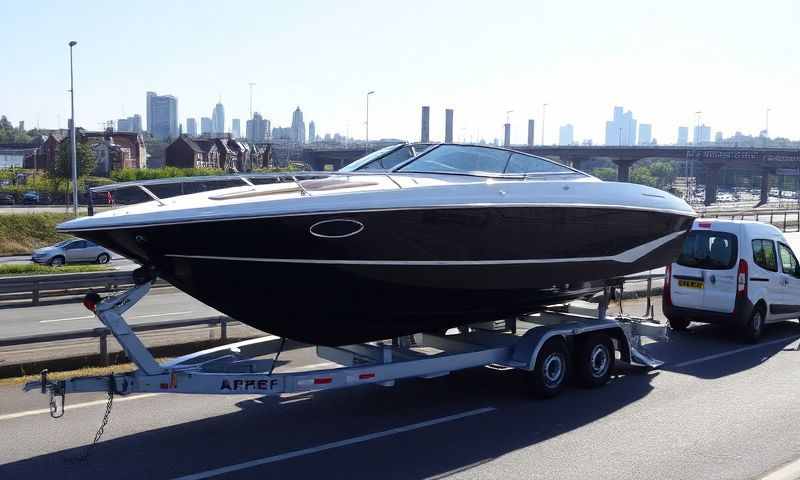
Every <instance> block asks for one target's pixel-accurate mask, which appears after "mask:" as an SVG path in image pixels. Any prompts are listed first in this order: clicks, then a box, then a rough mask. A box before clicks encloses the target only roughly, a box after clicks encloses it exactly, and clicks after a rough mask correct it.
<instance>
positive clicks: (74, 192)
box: [69, 40, 78, 217]
mask: <svg viewBox="0 0 800 480" xmlns="http://www.w3.org/2000/svg"><path fill="white" fill-rule="evenodd" d="M77 44H78V42H76V41H75V40H72V41H71V42H69V100H70V105H71V108H72V119H71V120H70V132H69V143H70V156H71V157H72V207H73V210H74V212H75V216H76V217H77V216H78V160H77V158H76V157H77V151H76V147H75V85H74V79H73V75H72V47H74V46H75V45H77Z"/></svg>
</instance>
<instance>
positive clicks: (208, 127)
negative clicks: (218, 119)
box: [200, 117, 214, 135]
mask: <svg viewBox="0 0 800 480" xmlns="http://www.w3.org/2000/svg"><path fill="white" fill-rule="evenodd" d="M213 133H214V122H213V121H212V120H211V119H210V118H208V117H202V118H201V119H200V135H211V134H213Z"/></svg>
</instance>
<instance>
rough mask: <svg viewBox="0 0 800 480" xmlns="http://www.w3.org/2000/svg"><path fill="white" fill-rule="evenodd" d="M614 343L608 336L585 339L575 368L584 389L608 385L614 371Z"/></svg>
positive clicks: (576, 359) (601, 334) (599, 334)
mask: <svg viewBox="0 0 800 480" xmlns="http://www.w3.org/2000/svg"><path fill="white" fill-rule="evenodd" d="M614 359H615V357H614V343H613V342H612V341H611V338H609V336H608V335H605V334H603V333H594V334H591V335H589V336H587V337H586V338H585V339H583V340H582V341H581V342H580V343H579V345H578V348H577V350H576V352H575V368H576V371H577V376H578V382H579V383H580V385H581V386H582V387H586V388H595V387H600V386H602V385H605V384H606V383H608V381H609V379H611V374H612V372H613V370H614Z"/></svg>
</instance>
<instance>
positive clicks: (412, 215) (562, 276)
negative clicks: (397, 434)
mask: <svg viewBox="0 0 800 480" xmlns="http://www.w3.org/2000/svg"><path fill="white" fill-rule="evenodd" d="M221 178H222V179H223V181H225V182H228V183H227V184H226V188H221V189H214V190H210V191H200V192H196V193H191V194H185V195H176V196H172V197H169V198H161V197H159V196H158V195H157V194H156V193H154V192H155V191H156V190H157V188H156V187H158V186H159V183H158V182H162V183H163V180H159V181H140V182H128V183H125V184H116V185H111V186H105V187H99V189H96V190H103V191H113V190H121V189H126V188H128V189H131V188H132V189H137V190H138V191H140V192H144V194H146V195H147V196H148V198H149V201H146V202H143V203H139V204H136V205H129V206H123V207H120V208H117V209H114V210H110V211H107V212H103V213H100V214H97V215H94V216H90V217H83V218H78V219H75V220H71V221H68V222H66V223H63V224H61V225H59V226H58V230H59V231H60V232H63V233H70V234H73V235H76V236H79V237H82V238H85V239H89V240H91V241H93V242H95V243H98V244H100V245H102V246H104V247H106V248H108V249H110V250H112V251H115V252H117V253H119V254H121V255H124V256H126V257H128V258H130V259H133V260H135V261H136V262H138V263H139V264H141V265H142V268H140V269H139V270H138V272H139V276H140V278H144V279H145V280H147V279H150V278H152V277H154V276H156V275H157V276H159V277H162V278H164V279H166V280H168V281H169V282H170V283H171V284H173V285H174V286H176V287H177V288H179V289H181V290H183V291H184V292H186V293H188V294H189V295H191V296H192V297H195V298H197V299H198V300H200V301H202V302H204V303H206V304H207V305H209V306H211V307H213V308H215V309H217V310H219V311H220V312H223V313H225V314H226V315H228V316H230V317H231V318H234V319H236V320H239V321H241V322H243V323H245V324H248V325H250V326H253V327H255V328H257V329H260V330H263V331H265V332H268V333H271V334H274V335H278V336H282V337H286V338H290V339H294V340H297V341H301V342H307V343H311V344H319V345H344V344H351V343H357V342H365V341H372V340H379V339H388V338H394V337H397V336H402V335H407V334H413V333H417V332H425V331H442V330H445V329H448V328H452V327H455V326H461V325H466V324H470V323H475V322H483V321H489V320H496V319H504V318H511V317H513V316H517V315H521V314H525V313H528V312H532V311H536V310H538V309H541V308H542V307H543V306H546V305H552V304H556V303H560V302H564V301H568V300H571V299H574V298H576V297H579V296H581V295H585V294H586V293H587V292H589V291H592V289H596V288H597V287H598V286H599V285H602V284H603V283H604V282H607V281H608V280H609V279H614V278H619V277H622V276H624V275H628V274H632V273H637V272H642V271H646V270H649V269H653V268H658V267H663V266H664V265H667V264H669V263H670V262H672V261H673V260H674V259H675V258H676V257H677V256H678V254H679V252H680V248H681V243H682V241H683V237H684V236H685V235H686V233H687V232H688V230H689V229H690V227H691V225H692V221H693V219H694V218H695V216H696V215H695V212H694V211H693V210H692V209H691V207H689V205H687V204H686V203H685V202H684V201H682V200H680V199H678V198H676V197H674V196H672V195H670V194H668V193H666V192H663V191H661V190H657V189H655V188H650V187H647V186H643V185H636V184H631V183H617V182H604V181H601V180H599V179H597V178H595V177H593V176H591V175H588V174H586V173H584V172H580V171H578V170H575V169H573V168H570V167H568V166H566V165H562V164H560V163H557V162H554V161H551V160H548V159H545V158H542V157H537V156H533V155H528V154H525V153H522V152H518V151H514V150H509V149H504V148H498V147H492V146H483V145H457V144H439V145H434V146H431V147H429V148H427V149H426V150H425V151H424V152H422V153H420V154H418V155H415V156H413V157H411V158H408V159H407V160H405V161H403V162H401V163H399V164H397V165H395V166H393V167H392V168H391V169H389V170H388V171H376V172H371V171H369V169H367V171H353V172H308V173H286V174H273V175H260V176H259V175H242V176H241V177H236V181H237V182H239V185H236V186H229V185H230V182H231V177H229V176H228V177H221ZM214 180H215V179H213V178H209V179H202V181H203V182H205V184H210V183H211V182H213V181H214ZM193 181H195V182H196V181H200V180H199V179H197V178H196V177H195V178H184V179H179V180H172V182H193ZM181 188H183V187H181ZM142 272H145V273H142ZM146 272H151V273H150V274H147V273H146ZM141 281H143V280H141Z"/></svg>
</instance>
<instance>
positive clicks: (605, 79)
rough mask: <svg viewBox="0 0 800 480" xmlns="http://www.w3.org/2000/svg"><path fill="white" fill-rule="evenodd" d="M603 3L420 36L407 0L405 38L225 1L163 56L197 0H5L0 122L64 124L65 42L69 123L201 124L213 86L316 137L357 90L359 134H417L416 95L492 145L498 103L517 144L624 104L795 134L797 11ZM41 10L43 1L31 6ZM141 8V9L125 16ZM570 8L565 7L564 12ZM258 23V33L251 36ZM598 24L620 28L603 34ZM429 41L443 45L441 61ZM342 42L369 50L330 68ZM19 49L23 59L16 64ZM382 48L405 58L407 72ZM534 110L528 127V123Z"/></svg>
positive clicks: (339, 126) (655, 115) (454, 12)
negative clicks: (78, 2) (285, 45)
mask: <svg viewBox="0 0 800 480" xmlns="http://www.w3.org/2000/svg"><path fill="white" fill-rule="evenodd" d="M412 3H413V2H412ZM621 3H624V4H625V7H624V8H622V7H621V8H618V9H614V12H613V14H612V12H610V11H609V9H607V8H604V7H603V6H602V5H600V4H596V3H593V2H576V1H571V2H570V1H564V2H548V1H545V2H536V3H535V4H531V3H529V2H522V1H519V2H513V1H512V2H509V3H508V4H507V5H505V6H504V10H507V11H513V12H514V15H506V16H500V17H501V18H493V19H492V21H487V19H486V18H485V15H484V14H483V13H481V12H482V11H483V9H482V8H477V7H478V6H479V4H469V5H466V6H467V7H470V6H472V7H475V8H462V6H463V5H464V4H463V3H458V8H454V5H456V4H455V3H453V2H440V3H437V4H436V5H434V6H430V8H428V7H427V6H426V9H427V10H426V17H427V18H430V19H431V21H432V22H434V23H437V24H441V28H438V29H434V30H432V29H431V28H430V25H420V24H418V23H417V22H415V21H414V17H415V15H414V13H413V11H414V9H415V8H414V7H413V6H410V7H409V9H404V11H402V12H396V15H395V16H393V17H392V21H393V22H395V23H396V24H397V25H406V26H407V28H408V30H409V31H407V32H406V34H404V35H396V36H395V35H390V36H387V35H384V34H383V31H382V29H383V28H384V26H385V20H386V15H385V12H383V9H382V8H380V7H374V8H369V9H364V8H361V7H360V6H359V5H358V4H356V3H351V2H346V1H343V2H342V3H340V4H337V5H336V8H332V9H329V10H330V11H326V12H325V13H326V16H325V17H324V18H323V17H320V16H315V15H313V14H310V13H309V12H314V11H316V10H318V9H316V10H315V9H314V8H311V7H312V5H311V4H309V3H308V2H297V3H296V4H291V5H281V8H280V9H275V8H268V7H266V6H264V5H262V4H260V3H252V4H250V5H249V6H242V8H245V9H247V11H248V15H247V18H243V19H241V21H240V23H239V25H238V26H237V30H236V31H235V32H234V33H235V34H232V35H230V38H222V39H216V40H213V41H212V40H211V39H204V38H198V39H197V41H196V42H191V44H190V45H184V44H176V45H175V46H174V48H169V49H164V48H162V47H163V45H162V42H163V34H162V33H161V32H163V31H168V32H170V35H173V36H174V37H175V38H186V37H193V36H196V35H194V33H193V31H192V28H193V27H192V26H193V25H198V24H207V23H210V22H211V21H212V20H213V19H214V18H215V16H216V15H218V13H219V12H218V8H217V7H216V6H215V5H214V4H212V3H210V2H205V3H204V2H197V4H196V5H193V7H192V8H191V9H189V8H185V7H183V6H181V5H172V4H162V3H155V2H143V3H136V4H135V5H134V4H121V5H119V6H116V7H115V8H117V9H118V11H117V12H116V13H117V15H118V17H119V18H123V19H125V20H124V21H122V22H107V21H104V11H103V8H100V7H102V5H103V4H102V3H97V2H88V1H87V2H84V8H81V9H80V10H81V11H80V15H79V14H78V13H77V12H75V13H70V14H69V15H68V19H69V20H70V21H64V20H65V19H64V18H59V17H58V16H44V17H43V16H40V15H36V12H33V11H30V9H26V8H25V6H24V5H22V4H13V3H12V4H9V5H8V6H7V11H8V13H9V14H8V15H4V19H12V18H13V19H14V20H13V22H9V21H5V20H4V19H0V27H2V28H3V31H4V32H7V34H8V35H10V36H11V37H12V38H18V39H25V38H29V35H28V32H27V31H26V27H25V25H31V24H36V25H37V26H38V27H39V30H40V33H38V34H37V36H36V37H35V40H33V39H32V40H31V41H22V42H18V43H19V44H20V45H19V48H15V49H11V50H10V51H9V52H8V54H7V56H8V58H7V62H8V64H9V65H25V66H26V68H24V69H22V68H20V69H11V70H9V74H8V75H6V76H5V77H4V78H3V80H2V85H3V86H4V87H5V88H3V89H2V90H0V92H2V93H0V105H3V109H4V111H3V112H2V113H3V114H5V115H7V116H8V117H9V118H10V119H13V120H14V121H15V122H18V121H24V122H25V125H26V126H28V128H32V127H35V126H37V125H39V126H41V127H43V128H57V127H59V126H60V127H64V126H65V125H66V119H67V118H68V116H69V115H68V113H67V111H68V109H67V95H66V94H65V91H66V89H67V88H68V87H67V84H68V70H67V66H68V64H67V47H66V42H67V41H69V40H72V39H74V40H76V41H78V45H77V46H76V47H75V49H74V54H75V59H74V60H75V81H76V84H75V95H76V117H77V122H78V124H79V125H82V126H86V127H90V128H92V127H94V126H96V125H98V124H100V123H102V122H106V121H108V120H113V119H119V118H127V117H129V116H131V115H133V114H140V115H142V117H143V119H144V117H146V112H145V105H143V103H142V101H143V98H142V97H143V93H144V92H146V91H158V92H169V93H171V94H172V95H174V96H175V97H177V98H178V99H179V101H180V110H179V117H180V118H181V119H185V118H201V117H203V116H208V115H209V114H210V113H211V112H209V111H208V107H209V104H210V105H212V106H213V103H214V102H213V101H209V100H211V99H216V98H217V96H218V95H220V96H221V97H222V98H223V99H225V107H226V116H228V117H229V118H241V119H242V121H246V120H247V119H250V115H249V105H250V102H249V91H250V90H249V83H250V82H253V83H254V87H253V111H259V112H261V113H262V115H263V116H264V117H265V118H269V119H271V120H272V122H274V124H276V125H289V124H290V120H291V117H290V113H289V112H291V111H292V109H293V108H294V107H295V106H296V105H297V104H300V105H304V106H305V107H306V109H307V116H308V117H309V118H314V119H315V120H316V121H318V123H319V124H320V125H324V129H322V131H319V132H318V134H319V135H320V136H322V137H324V135H325V134H326V133H330V134H335V133H341V134H345V135H348V134H349V136H352V137H359V138H361V137H363V131H364V128H363V127H364V113H365V112H364V101H363V100H364V94H365V93H366V92H367V91H371V90H375V91H377V92H378V93H377V94H376V95H373V96H372V97H371V99H370V137H372V138H375V139H377V138H385V137H397V138H403V139H409V140H416V139H418V138H419V128H420V126H419V107H420V106H421V105H428V106H430V108H431V110H432V113H434V114H433V115H431V119H430V132H431V140H442V139H443V138H444V132H445V128H444V121H445V118H444V115H441V114H440V113H439V112H443V111H444V110H445V109H448V108H452V109H454V110H455V111H456V117H457V119H456V122H455V129H454V132H453V136H454V140H456V141H461V140H464V139H466V140H468V141H470V140H472V141H475V140H477V139H480V138H484V139H487V140H490V139H493V138H502V136H503V123H504V120H505V112H506V111H508V110H514V113H513V114H512V118H511V124H512V129H511V135H512V138H511V140H512V143H513V144H525V143H526V128H525V124H526V122H527V121H528V120H529V119H534V120H535V121H536V122H538V123H539V125H542V124H543V123H544V124H545V125H546V126H548V127H549V126H551V125H552V126H558V125H565V124H567V123H570V124H573V125H575V130H576V140H584V139H592V140H593V141H594V143H595V144H602V143H603V139H604V122H605V121H606V120H607V119H608V113H607V112H608V111H609V109H610V108H611V107H612V106H614V105H625V106H626V108H630V109H631V110H632V111H634V112H636V116H637V118H641V119H645V120H646V121H647V122H648V124H650V125H652V132H653V137H654V138H656V139H658V142H659V143H660V144H670V143H675V142H676V140H677V138H676V133H677V127H679V126H687V125H688V126H689V127H690V128H694V125H696V122H695V112H697V111H698V110H702V111H703V112H704V113H703V121H704V123H706V124H708V125H713V126H714V129H715V130H717V131H722V132H723V133H724V136H725V137H729V136H731V135H733V134H734V133H735V132H736V131H742V132H743V133H745V134H750V135H754V136H757V135H758V134H759V132H760V131H761V130H763V129H764V128H765V126H766V119H765V115H766V111H767V109H768V108H769V109H771V110H770V117H769V134H770V136H771V137H788V138H791V139H795V140H796V139H800V125H798V123H797V122H795V121H794V116H795V115H796V114H795V112H797V111H800V98H798V97H799V96H798V95H797V94H796V91H795V88H796V87H795V85H797V84H798V83H800V67H798V66H797V65H795V63H794V62H789V61H787V59H790V58H796V56H797V53H800V46H798V42H796V41H794V39H793V38H792V35H791V32H793V31H794V29H793V28H792V27H793V25H797V23H798V21H799V20H800V6H798V5H797V4H795V3H794V2H791V1H781V0H776V2H774V3H772V4H771V8H770V9H747V8H735V7H734V6H733V5H731V4H730V3H726V2H717V1H709V2H703V3H702V4H700V5H698V4H697V3H696V2H689V1H688V0H679V1H676V2H673V4H672V6H671V8H669V9H656V7H655V6H650V5H647V4H642V3H637V2H632V1H622V2H621ZM49 5H52V7H53V8H55V7H56V6H57V4H56V3H54V2H53V3H50V4H49ZM93 5H94V6H96V7H97V8H95V7H94V6H93ZM420 5H422V3H420ZM425 5H427V4H425ZM42 8H45V9H46V8H48V2H47V1H45V2H44V3H43V5H42ZM406 10H408V11H406ZM147 11H152V12H158V14H154V15H143V12H147ZM575 11H579V12H581V14H580V15H578V16H577V17H578V18H575V15H574V12H575ZM686 12H693V13H692V15H687V13H686ZM774 12H780V15H774ZM268 16H270V17H269V18H270V22H269V24H270V28H269V29H264V28H263V23H264V20H265V19H266V18H267V17H268ZM273 17H274V18H273ZM709 18H714V19H719V21H718V22H715V23H714V28H708V26H709V25H708V19H709ZM439 19H442V20H444V19H449V21H447V22H438V21H437V20H439ZM343 22H344V23H351V24H358V25H359V29H356V31H347V30H346V29H344V30H343V29H341V28H339V24H340V23H343ZM426 23H428V22H426ZM609 24H614V25H621V26H622V25H624V28H618V29H616V28H615V29H609V28H607V26H608V25H609ZM767 25H769V27H767ZM88 26H91V27H92V28H88ZM84 27H87V28H84ZM742 31H747V32H748V35H741V32H742ZM88 32H92V33H91V34H90V33H88ZM475 32H480V34H479V35H477V36H476V35H475ZM156 33H158V34H156ZM111 36H113V37H114V38H119V44H118V45H117V48H121V49H123V50H128V51H131V52H134V51H147V52H148V57H147V62H144V61H130V60H129V59H127V58H125V57H124V56H111V57H109V56H107V55H104V49H105V48H106V42H105V41H104V39H106V38H109V37H111ZM287 36H288V37H287ZM226 37H227V36H226ZM253 38H257V39H258V40H259V41H261V42H264V43H267V44H269V43H274V42H277V41H279V39H280V38H292V39H295V40H296V42H298V45H297V47H298V48H297V49H291V50H292V51H313V50H314V49H313V48H309V47H310V46H312V45H315V44H316V43H315V42H318V41H319V39H320V38H325V39H326V40H325V45H326V50H328V51H336V52H341V54H340V55H329V54H328V53H322V52H321V53H315V54H313V55H311V57H310V58H306V59H305V61H304V62H300V63H298V62H296V57H295V55H294V54H293V53H292V52H291V51H288V50H287V51H276V52H273V53H272V54H271V55H270V59H269V62H258V61H254V60H256V59H255V58H254V57H252V55H250V54H248V53H246V52H243V49H241V48H237V45H240V44H241V43H242V42H245V41H247V40H248V39H253ZM365 38H373V39H374V41H370V42H365V41H364V39H365ZM552 38H558V39H559V41H558V42H551V43H553V44H552V45H550V44H549V43H548V42H547V40H548V39H552ZM445 40H446V42H444V41H445ZM632 40H634V41H632ZM293 41H294V40H293ZM442 42H444V43H442ZM543 44H548V48H546V49H538V48H533V47H531V48H532V50H533V53H535V54H536V58H537V60H536V62H529V61H527V60H524V59H525V52H524V51H523V50H522V47H519V46H520V45H543ZM513 45H517V46H518V47H511V46H513ZM453 46H454V47H455V48H452V47H453ZM445 49H446V50H447V52H448V54H447V55H441V53H442V52H443V51H445ZM698 49H700V50H698ZM244 50H246V49H244ZM355 52H359V53H358V55H359V56H362V55H365V56H366V57H365V58H368V59H369V60H368V61H366V62H364V61H347V59H348V58H350V56H351V55H355ZM30 58H36V59H37V61H36V62H33V63H31V62H30V61H29V60H28V59H30ZM396 58H413V59H414V68H407V66H404V65H402V64H403V62H397V61H395V60H394V59H396ZM99 59H102V61H100V60H99ZM477 59H480V63H479V64H480V68H476V60H477ZM565 59H566V61H565ZM343 60H344V61H343ZM213 63H224V64H234V63H240V64H247V65H250V66H251V68H248V73H247V74H246V75H220V76H194V77H191V76H187V75H186V72H192V71H197V70H199V69H202V68H206V66H207V65H209V64H213ZM587 71H589V72H591V73H592V74H590V75H586V72H587ZM651 71H657V72H659V73H658V75H651V74H650V73H649V72H651ZM423 72H424V75H423V74H422V73H423ZM189 78H195V80H189ZM31 79H35V81H32V80H31ZM544 103H547V104H548V107H547V118H546V122H542V120H543V119H542V118H541V112H542V109H541V105H542V104H544ZM537 126H538V125H537ZM537 130H538V129H537ZM578 132H579V133H578ZM538 133H539V132H538V131H537V139H536V140H537V142H536V143H540V141H539V135H538ZM545 136H546V142H545V143H548V144H555V143H557V140H558V129H557V128H554V127H549V128H546V129H545Z"/></svg>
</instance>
